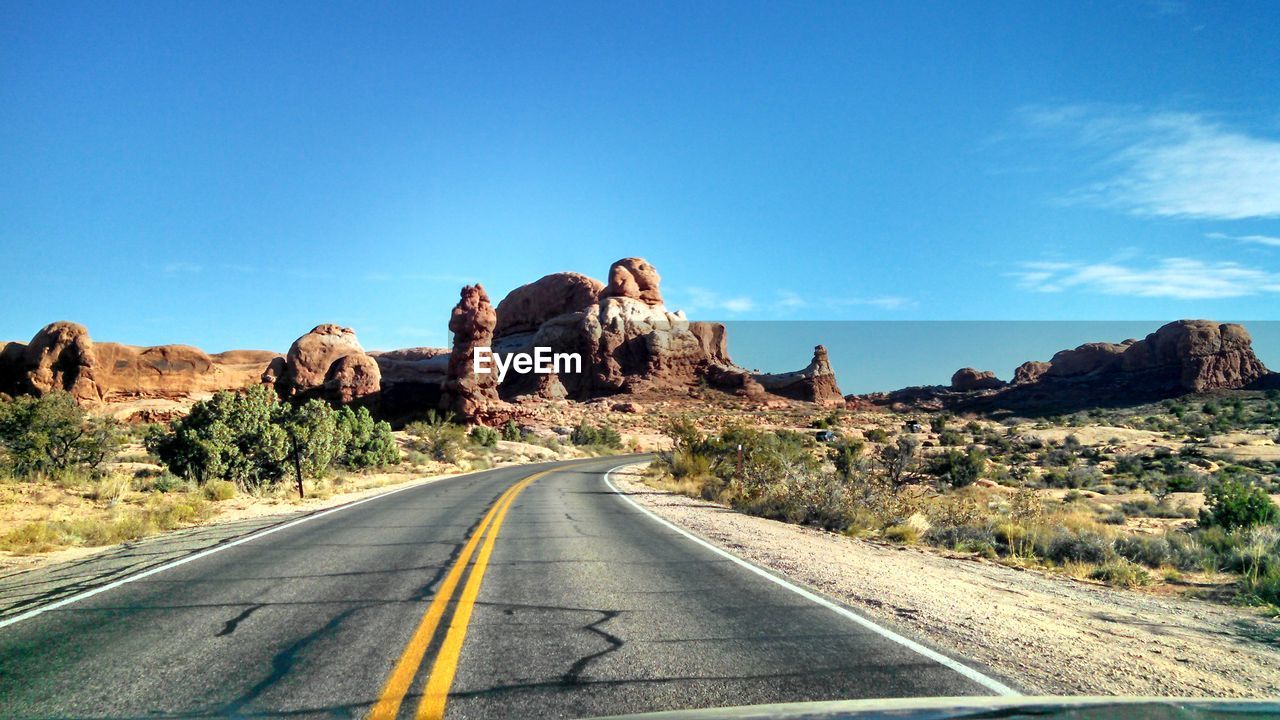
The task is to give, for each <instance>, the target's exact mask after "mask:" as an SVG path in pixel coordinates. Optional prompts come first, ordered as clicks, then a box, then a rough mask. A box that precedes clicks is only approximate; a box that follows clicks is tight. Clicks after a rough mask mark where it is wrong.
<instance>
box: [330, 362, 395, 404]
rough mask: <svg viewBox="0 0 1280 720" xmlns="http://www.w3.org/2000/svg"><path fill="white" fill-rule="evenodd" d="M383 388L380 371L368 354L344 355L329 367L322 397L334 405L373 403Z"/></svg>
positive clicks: (376, 363)
mask: <svg viewBox="0 0 1280 720" xmlns="http://www.w3.org/2000/svg"><path fill="white" fill-rule="evenodd" d="M381 389H382V370H381V369H380V368H379V367H378V361H377V360H374V359H373V358H372V357H370V356H369V355H366V354H364V353H360V354H358V355H356V354H352V355H343V356H342V357H340V358H338V359H337V360H334V361H333V364H332V365H330V366H329V371H328V372H327V373H326V374H325V378H324V397H325V399H326V400H328V401H329V402H330V403H332V404H334V405H356V404H359V405H373V404H374V403H375V402H376V400H377V398H378V393H379V391H380V390H381Z"/></svg>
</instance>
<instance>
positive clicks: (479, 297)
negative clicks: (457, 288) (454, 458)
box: [442, 284, 501, 422]
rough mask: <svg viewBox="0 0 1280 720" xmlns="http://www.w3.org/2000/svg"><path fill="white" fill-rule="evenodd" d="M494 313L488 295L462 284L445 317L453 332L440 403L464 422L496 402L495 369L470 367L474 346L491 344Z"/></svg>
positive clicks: (478, 416)
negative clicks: (451, 312)
mask: <svg viewBox="0 0 1280 720" xmlns="http://www.w3.org/2000/svg"><path fill="white" fill-rule="evenodd" d="M497 325H498V314H497V312H496V311H495V310H494V308H493V305H492V304H490V302H489V295H488V293H486V292H485V291H484V287H482V286H481V285H479V284H476V285H467V286H466V287H464V288H462V293H461V298H460V299H459V300H458V304H457V305H456V306H454V308H453V314H452V315H451V316H450V317H449V331H450V332H452V333H453V350H452V351H451V352H450V353H449V366H448V373H447V377H446V380H445V384H444V395H443V399H442V403H443V405H444V407H445V409H447V410H451V411H453V412H455V413H457V414H458V415H459V416H461V417H462V418H463V419H464V420H466V421H468V422H475V421H477V420H480V419H481V418H484V417H485V416H486V415H488V414H489V413H492V412H493V411H494V410H495V409H496V408H497V407H498V406H499V405H500V402H501V401H500V400H499V399H498V375H497V373H493V372H490V373H479V374H477V373H476V372H475V371H474V370H473V367H472V355H473V351H474V349H475V348H477V347H492V346H493V330H494V328H495V327H497Z"/></svg>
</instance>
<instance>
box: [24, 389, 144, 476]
mask: <svg viewBox="0 0 1280 720" xmlns="http://www.w3.org/2000/svg"><path fill="white" fill-rule="evenodd" d="M119 446H120V432H119V424H118V423H117V422H116V421H114V420H112V419H110V418H99V417H93V416H91V415H89V414H88V413H86V412H85V411H84V410H83V409H81V408H80V406H79V405H76V401H75V398H73V397H71V395H70V394H68V393H65V392H62V391H56V392H51V393H48V394H47V395H44V396H42V397H30V396H26V397H20V398H17V399H14V400H8V401H3V402H0V448H2V449H3V454H4V455H5V456H6V458H7V461H8V464H10V465H11V466H12V468H13V470H14V471H16V472H18V473H19V474H27V473H32V472H49V471H54V472H56V471H61V470H65V469H67V468H70V467H76V466H79V467H86V468H89V469H93V468H96V467H98V465H100V464H102V463H103V462H104V461H105V460H106V459H107V458H109V457H110V456H111V455H112V454H113V453H114V452H115V450H116V449H117V448H118V447H119Z"/></svg>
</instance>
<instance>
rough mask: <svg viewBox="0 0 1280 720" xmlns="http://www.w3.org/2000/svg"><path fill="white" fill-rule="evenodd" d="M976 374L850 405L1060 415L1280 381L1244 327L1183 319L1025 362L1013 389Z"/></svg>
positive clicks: (864, 398)
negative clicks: (1117, 339) (1133, 335)
mask: <svg viewBox="0 0 1280 720" xmlns="http://www.w3.org/2000/svg"><path fill="white" fill-rule="evenodd" d="M970 372H972V371H969V369H967V368H966V369H965V370H961V371H959V372H957V373H956V375H955V376H954V377H953V378H952V384H951V386H950V387H918V388H905V389H903V390H898V391H895V392H891V393H877V394H874V395H866V396H860V397H857V398H853V397H851V398H849V399H850V400H851V401H856V402H862V403H866V402H871V403H874V404H878V405H889V406H903V407H916V408H922V409H934V408H949V409H953V410H973V411H1009V412H1017V413H1025V414H1038V413H1061V412H1071V411H1075V410H1079V409H1085V408H1092V407H1118V406H1126V405H1137V404H1142V403H1146V402H1153V401H1156V400H1161V399H1164V398H1170V397H1177V396H1180V395H1185V394H1187V393H1200V392H1208V391H1212V390H1234V389H1241V388H1249V387H1259V386H1260V385H1261V384H1263V383H1272V382H1274V378H1275V376H1273V375H1271V374H1270V373H1269V372H1268V370H1267V368H1266V367H1265V366H1264V365H1263V364H1262V361H1261V360H1259V359H1258V357H1257V355H1255V354H1254V352H1253V345H1252V339H1251V338H1250V337H1249V333H1248V332H1247V331H1246V330H1245V329H1244V328H1243V327H1241V326H1240V325H1234V324H1227V323H1218V322H1213V321H1209V320H1178V321H1176V322H1171V323H1169V324H1167V325H1164V326H1163V327H1161V328H1159V329H1158V330H1156V331H1155V332H1153V333H1151V334H1150V335H1147V336H1146V337H1145V338H1144V339H1142V340H1125V341H1124V342H1121V343H1107V342H1092V343H1085V344H1083V345H1080V346H1079V347H1076V348H1073V349H1070V350H1062V351H1060V352H1058V353H1055V354H1054V356H1053V358H1052V359H1051V360H1049V361H1048V362H1042V361H1030V362H1025V363H1023V364H1022V365H1020V366H1018V369H1017V370H1016V371H1015V373H1014V379H1013V383H1012V384H1010V385H1004V384H1003V383H999V381H998V380H994V376H991V375H990V374H989V373H986V374H983V373H977V374H976V375H971V374H970ZM979 376H982V377H979ZM993 381H994V382H993Z"/></svg>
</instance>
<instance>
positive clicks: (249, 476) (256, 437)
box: [146, 386, 289, 490]
mask: <svg viewBox="0 0 1280 720" xmlns="http://www.w3.org/2000/svg"><path fill="white" fill-rule="evenodd" d="M279 411H280V403H279V400H278V399H277V398H276V395H275V393H274V392H273V391H272V390H271V389H270V388H268V387H265V386H256V387H253V388H251V389H250V390H249V391H248V392H245V393H233V392H228V391H225V390H224V391H221V392H218V393H215V394H214V396H213V397H212V398H210V399H209V400H204V401H201V402H198V403H196V404H195V405H194V406H193V407H192V408H191V412H190V413H189V414H187V416H186V417H183V418H182V419H180V420H177V421H174V422H173V423H171V424H170V426H169V429H168V431H167V432H163V431H161V432H154V433H152V434H151V435H149V436H148V437H147V439H146V445H147V449H148V450H149V451H150V452H152V453H154V454H155V455H156V457H158V458H160V461H161V462H163V463H164V464H165V465H167V466H168V467H169V469H170V470H171V471H172V472H173V473H174V474H176V475H180V476H182V477H185V478H188V479H190V480H195V481H196V482H197V483H199V484H201V485H203V484H204V483H206V482H209V481H211V480H229V481H231V482H234V483H236V484H238V485H239V486H240V487H242V488H245V489H247V490H248V489H255V488H260V487H263V486H265V485H268V484H271V483H274V482H276V481H278V480H279V479H280V478H281V477H282V476H283V474H284V463H285V460H286V456H287V453H288V445H289V438H288V436H287V435H286V434H285V431H284V430H283V429H282V428H281V427H280V426H279V425H278V424H276V423H273V422H272V420H273V416H275V415H277V414H278V413H279Z"/></svg>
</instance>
